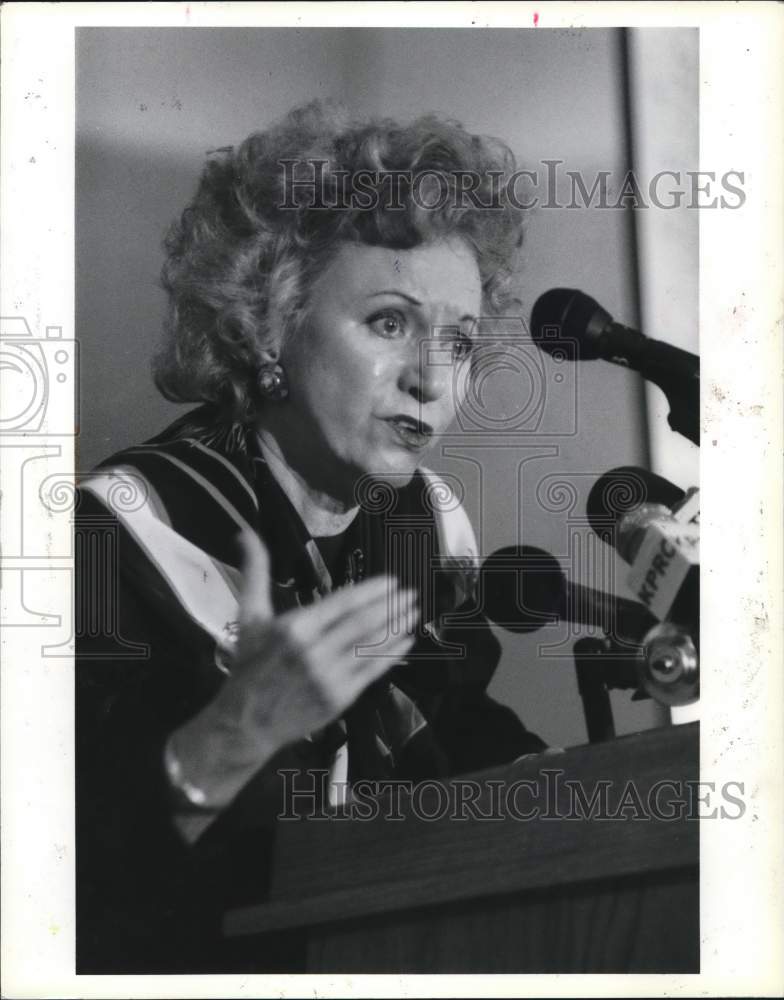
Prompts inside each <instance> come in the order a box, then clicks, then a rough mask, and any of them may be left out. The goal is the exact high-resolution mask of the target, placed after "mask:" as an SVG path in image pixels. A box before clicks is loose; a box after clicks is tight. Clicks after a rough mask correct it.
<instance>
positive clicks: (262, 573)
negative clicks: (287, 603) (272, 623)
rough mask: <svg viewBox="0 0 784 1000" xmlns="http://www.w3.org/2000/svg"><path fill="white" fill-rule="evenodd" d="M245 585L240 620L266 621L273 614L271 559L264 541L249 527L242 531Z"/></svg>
mask: <svg viewBox="0 0 784 1000" xmlns="http://www.w3.org/2000/svg"><path fill="white" fill-rule="evenodd" d="M240 549H241V551H242V577H243V586H242V594H241V595H240V623H241V624H247V623H249V622H258V621H267V620H268V619H270V618H271V617H272V599H271V597H270V559H269V553H268V552H267V549H266V546H265V545H264V542H262V540H261V539H260V538H259V536H258V535H257V534H256V533H255V532H253V531H250V530H249V529H247V528H243V530H242V533H241V534H240Z"/></svg>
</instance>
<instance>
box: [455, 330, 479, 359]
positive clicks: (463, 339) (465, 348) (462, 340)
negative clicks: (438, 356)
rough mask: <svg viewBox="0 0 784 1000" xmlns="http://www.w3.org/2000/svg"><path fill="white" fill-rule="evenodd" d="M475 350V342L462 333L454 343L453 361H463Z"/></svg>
mask: <svg viewBox="0 0 784 1000" xmlns="http://www.w3.org/2000/svg"><path fill="white" fill-rule="evenodd" d="M473 349H474V342H473V340H471V338H470V337H467V336H466V335H465V334H464V333H460V334H458V335H457V336H456V337H455V339H454V340H453V341H452V359H453V360H454V361H462V360H463V359H465V358H467V357H468V356H469V354H470V353H471V351H472V350H473Z"/></svg>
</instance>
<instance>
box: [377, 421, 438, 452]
mask: <svg viewBox="0 0 784 1000" xmlns="http://www.w3.org/2000/svg"><path fill="white" fill-rule="evenodd" d="M386 422H387V423H388V424H389V425H390V426H391V427H392V428H393V430H394V431H395V434H396V435H397V437H398V438H399V439H400V440H401V441H402V442H403V444H404V445H405V446H406V448H409V449H411V450H412V451H419V450H421V449H422V448H426V447H427V446H428V445H429V444H430V442H431V440H432V439H433V428H432V427H431V426H430V424H425V423H422V421H421V420H414V419H413V418H412V417H406V416H403V415H402V414H399V415H397V416H394V417H389V418H388V419H387V421H386Z"/></svg>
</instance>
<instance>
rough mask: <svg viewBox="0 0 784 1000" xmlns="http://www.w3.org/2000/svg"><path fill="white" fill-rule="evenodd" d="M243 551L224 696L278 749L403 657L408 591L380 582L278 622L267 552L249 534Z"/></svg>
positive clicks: (411, 615) (409, 628)
mask: <svg viewBox="0 0 784 1000" xmlns="http://www.w3.org/2000/svg"><path fill="white" fill-rule="evenodd" d="M242 547H243V551H244V587H243V590H242V594H241V597H240V612H239V635H238V639H237V644H236V651H235V656H234V659H233V665H232V670H231V676H230V677H229V679H228V681H227V682H226V685H225V687H226V692H225V695H224V697H225V698H226V701H227V702H230V703H232V704H234V705H236V706H237V709H236V710H237V714H238V718H242V720H243V723H242V724H243V725H244V726H247V727H249V729H250V730H258V731H259V732H264V733H266V734H269V735H271V736H272V737H273V738H274V739H275V741H276V742H278V743H280V745H281V746H283V745H285V744H286V743H288V742H290V741H291V740H295V739H297V738H300V737H303V736H307V735H309V734H310V733H311V732H313V731H314V730H316V729H318V728H320V727H321V726H324V725H326V724H327V723H329V722H332V721H333V720H334V719H336V718H338V716H340V715H341V713H342V712H344V711H345V710H346V709H347V708H348V707H349V706H350V705H351V704H352V703H353V702H354V701H355V700H356V699H357V698H358V697H359V695H360V694H361V693H362V691H363V690H364V689H365V688H366V687H367V686H368V685H369V684H372V683H373V681H375V680H377V679H378V678H379V677H381V676H382V675H383V674H384V673H386V672H387V671H388V670H389V668H390V667H391V666H392V665H393V664H394V663H396V662H397V661H398V660H400V659H402V658H403V657H404V656H405V654H406V653H407V652H408V650H409V649H410V647H411V645H412V643H413V641H414V635H413V626H414V624H415V618H416V611H415V608H414V592H413V591H403V590H400V589H399V587H398V585H397V582H396V581H395V580H394V579H393V578H391V577H387V576H380V577H375V578H373V579H369V580H365V581H362V582H361V583H358V584H355V585H354V586H353V587H347V588H344V589H342V590H336V591H334V592H333V593H331V594H329V595H328V596H326V597H324V598H322V599H321V600H320V601H317V602H316V603H315V604H311V605H308V606H306V607H302V608H295V609H293V610H291V611H287V612H286V613H284V614H282V615H279V616H277V617H276V616H274V615H273V611H272V603H271V599H270V572H269V557H268V555H267V551H266V549H265V548H264V545H263V543H262V542H261V541H260V539H259V538H258V537H257V536H256V535H255V534H251V533H249V532H246V533H244V534H243V535H242ZM240 705H241V706H242V707H241V709H240V707H239V706H240Z"/></svg>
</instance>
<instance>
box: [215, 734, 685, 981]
mask: <svg viewBox="0 0 784 1000" xmlns="http://www.w3.org/2000/svg"><path fill="white" fill-rule="evenodd" d="M698 777H699V731H698V728H697V724H696V723H695V724H692V725H689V726H677V727H672V728H666V729H658V730H652V731H649V732H645V733H641V734H636V735H634V736H627V737H622V738H620V739H616V740H612V741H611V742H607V743H599V744H591V745H588V746H584V747H578V748H575V749H573V750H569V751H567V752H566V753H563V754H557V755H539V756H537V757H535V758H528V759H525V760H521V761H519V762H517V763H515V764H511V765H508V766H506V767H504V768H500V769H495V770H492V771H485V772H482V773H481V774H475V775H470V776H464V777H461V778H457V779H452V780H450V781H445V782H441V783H439V784H438V785H436V783H434V782H425V783H422V784H421V785H420V786H419V787H418V789H417V790H416V791H415V792H414V795H413V796H412V795H411V794H403V795H400V794H397V795H394V794H392V793H390V794H389V795H388V796H387V795H382V796H381V797H380V798H379V799H377V800H375V802H376V804H377V807H378V813H379V814H378V815H377V816H375V817H374V818H369V819H360V818H356V817H344V818H337V817H330V818H326V819H325V818H321V819H308V820H289V821H283V820H281V821H279V825H278V836H277V849H276V855H275V859H274V872H273V879H272V886H271V890H270V894H269V897H268V899H267V900H266V901H265V902H263V903H259V904H257V905H253V906H248V907H245V908H243V909H238V910H234V911H232V912H230V913H228V914H227V915H226V917H225V921H224V929H225V932H226V934H228V935H263V934H265V933H267V932H269V931H273V930H281V929H284V928H291V929H294V928H296V929H298V931H297V932H298V933H302V934H303V935H306V936H307V956H308V959H307V964H308V971H310V972H325V973H327V972H329V973H334V972H347V973H348V972H351V973H437V972H442V973H501V972H506V973H530V972H549V973H552V972H658V973H664V972H680V973H689V972H693V973H696V972H699V879H698V866H699V830H698V822H697V820H696V818H695V817H696V782H697V780H698ZM592 799H593V805H592ZM369 811H370V810H369V809H367V808H366V810H365V812H366V813H367V812H369ZM428 817H429V818H428Z"/></svg>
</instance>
